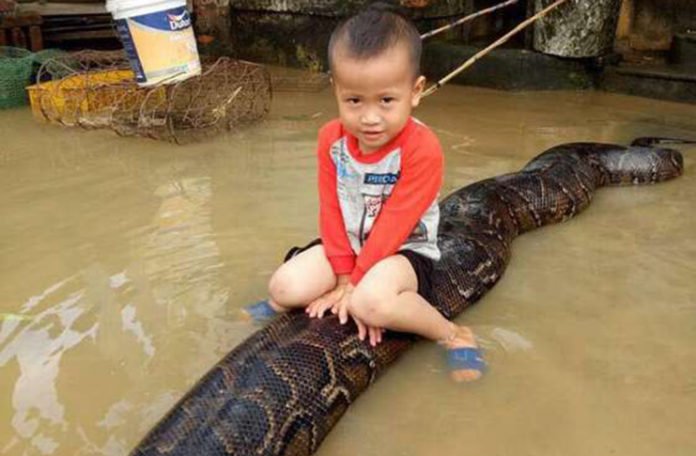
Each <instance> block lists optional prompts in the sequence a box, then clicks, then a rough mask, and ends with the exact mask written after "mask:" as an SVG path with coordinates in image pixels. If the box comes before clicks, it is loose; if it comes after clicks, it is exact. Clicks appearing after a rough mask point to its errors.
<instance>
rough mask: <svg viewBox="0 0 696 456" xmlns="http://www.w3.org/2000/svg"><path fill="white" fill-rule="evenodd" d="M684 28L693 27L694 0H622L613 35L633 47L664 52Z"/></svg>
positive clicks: (694, 17)
mask: <svg viewBox="0 0 696 456" xmlns="http://www.w3.org/2000/svg"><path fill="white" fill-rule="evenodd" d="M688 29H691V30H696V1H694V0H624V2H623V6H622V12H621V19H620V22H619V30H618V32H617V38H618V39H619V40H628V42H629V45H630V47H631V49H634V50H638V51H665V50H668V49H669V48H670V47H671V45H672V38H673V36H674V34H675V33H680V32H684V31H686V30H688Z"/></svg>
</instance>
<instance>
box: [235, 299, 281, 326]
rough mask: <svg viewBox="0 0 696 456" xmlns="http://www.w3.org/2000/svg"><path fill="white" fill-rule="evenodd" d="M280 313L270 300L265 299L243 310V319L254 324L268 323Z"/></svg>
mask: <svg viewBox="0 0 696 456" xmlns="http://www.w3.org/2000/svg"><path fill="white" fill-rule="evenodd" d="M278 313H279V312H278V311H277V310H275V309H274V308H273V306H271V303H270V302H268V299H264V300H262V301H259V302H257V303H254V304H249V305H248V306H246V307H244V308H243V309H242V317H243V318H244V319H246V320H249V321H253V322H254V323H266V322H268V321H270V320H272V319H273V318H274V317H275V316H276V315H278Z"/></svg>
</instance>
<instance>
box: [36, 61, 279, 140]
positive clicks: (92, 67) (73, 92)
mask: <svg viewBox="0 0 696 456" xmlns="http://www.w3.org/2000/svg"><path fill="white" fill-rule="evenodd" d="M37 79H38V81H39V83H38V84H36V85H35V86H32V87H31V88H30V89H29V92H30V97H31V100H32V109H33V110H34V114H35V116H36V117H37V118H39V119H41V120H44V121H48V122H51V123H58V124H61V125H68V126H79V127H82V128H111V129H113V130H114V131H116V132H117V133H118V134H121V135H126V136H144V137H149V138H154V139H158V140H164V141H170V142H175V143H179V144H182V143H188V142H192V141H197V140H200V139H204V138H205V137H208V136H211V135H214V134H217V133H219V132H221V131H225V130H230V129H232V128H235V127H237V126H240V125H243V124H247V123H249V122H253V121H256V120H259V119H261V118H263V117H264V116H265V115H266V114H267V113H268V111H269V109H270V103H271V81H270V76H269V74H268V72H267V71H266V69H265V68H264V67H263V66H261V65H257V64H254V63H250V62H244V61H239V60H232V59H229V58H226V57H223V58H220V59H218V60H217V61H214V62H203V71H202V73H201V75H199V76H196V77H193V78H190V79H187V80H185V81H181V82H177V83H173V84H169V85H160V86H155V87H140V86H138V85H137V84H136V82H135V80H134V75H133V72H132V70H131V69H130V65H129V63H128V60H127V58H126V55H125V54H124V53H123V52H121V51H107V52H103V51H82V52H78V53H72V54H67V55H61V56H57V57H54V58H51V59H47V60H46V61H45V62H44V64H43V65H42V66H41V68H40V69H39V74H38V75H37Z"/></svg>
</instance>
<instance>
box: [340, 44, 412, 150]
mask: <svg viewBox="0 0 696 456" xmlns="http://www.w3.org/2000/svg"><path fill="white" fill-rule="evenodd" d="M333 57H334V58H333V86H334V92H335V94H336V101H337V102H338V112H339V116H340V118H341V122H342V123H343V126H344V127H345V128H346V129H347V130H348V131H349V132H350V133H351V134H352V135H354V136H355V137H356V138H358V144H359V145H360V150H361V151H362V152H364V153H370V152H374V151H376V150H377V149H379V148H380V147H382V146H383V145H385V144H387V143H388V142H389V141H390V140H391V139H393V138H394V137H395V136H396V135H398V134H399V132H401V130H402V129H403V128H404V126H405V125H406V122H407V121H408V119H409V117H410V115H411V110H412V109H413V108H415V107H416V106H418V103H419V101H420V97H421V93H422V92H423V86H424V85H425V78H424V77H423V76H419V77H418V78H414V76H413V69H412V68H411V63H410V55H409V52H408V49H407V48H406V46H405V45H399V44H397V45H396V46H394V47H392V48H389V49H387V50H386V51H384V52H382V53H381V54H379V55H377V56H375V57H372V58H369V59H355V58H351V57H349V56H348V55H347V54H346V53H345V51H343V50H342V49H341V46H340V45H339V46H337V48H336V49H335V50H334V56H333Z"/></svg>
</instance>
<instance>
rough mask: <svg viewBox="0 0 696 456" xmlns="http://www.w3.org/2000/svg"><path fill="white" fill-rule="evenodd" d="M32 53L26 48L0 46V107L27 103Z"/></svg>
mask: <svg viewBox="0 0 696 456" xmlns="http://www.w3.org/2000/svg"><path fill="white" fill-rule="evenodd" d="M33 62H34V60H33V55H32V53H31V52H29V51H27V50H26V49H19V48H13V47H6V46H0V109H5V108H12V107H14V106H21V105H23V104H26V103H27V94H26V92H25V90H24V88H25V87H26V86H28V85H29V82H30V79H31V72H32V66H33Z"/></svg>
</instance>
